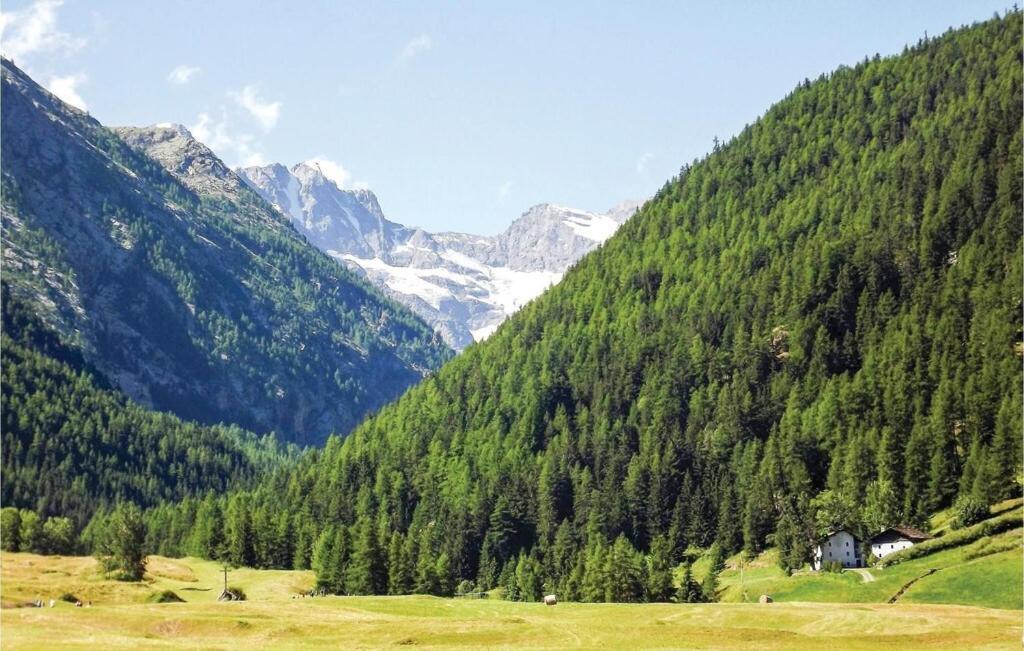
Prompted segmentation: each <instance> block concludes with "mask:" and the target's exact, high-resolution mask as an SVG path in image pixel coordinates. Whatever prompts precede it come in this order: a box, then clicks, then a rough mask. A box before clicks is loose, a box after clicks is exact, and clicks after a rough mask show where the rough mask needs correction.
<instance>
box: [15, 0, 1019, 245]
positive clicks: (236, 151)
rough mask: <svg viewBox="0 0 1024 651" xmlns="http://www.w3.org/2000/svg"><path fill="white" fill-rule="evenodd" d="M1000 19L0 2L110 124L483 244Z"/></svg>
mask: <svg viewBox="0 0 1024 651" xmlns="http://www.w3.org/2000/svg"><path fill="white" fill-rule="evenodd" d="M1008 6H1009V4H1008V3H1004V2H984V1H975V2H967V1H963V0H960V1H943V0H928V1H922V2H867V1H864V0H860V1H857V2H792V3H781V2H779V3H768V2H763V3H754V2H737V3H724V2H722V3H711V2H700V3H697V2H693V3H684V2H679V1H677V2H589V1H588V2H567V1H557V0H556V1H551V0H546V1H541V2H535V3H534V2H497V1H493V2H491V1H480V2H465V3H443V4H442V3H437V2H427V1H415V2H380V3H377V2H362V3H350V2H337V1H324V2H313V1H302V0H291V1H287V2H285V1H282V2H257V1H255V0H248V1H232V2H229V1H226V0H205V1H197V2H184V1H175V2H163V3H161V2H157V1H155V0H152V1H149V0H147V1H139V0H136V1H130V2H129V1H121V2H114V1H102V0H91V1H84V0H67V2H64V3H63V4H62V3H61V2H58V1H54V0H41V1H38V2H25V1H17V0H6V1H4V2H3V19H2V23H3V26H4V28H3V34H2V49H3V51H4V52H5V54H7V55H8V56H12V57H13V58H14V60H15V62H16V63H18V64H19V65H21V66H22V67H23V68H25V69H26V70H27V71H28V72H29V74H31V75H33V76H34V77H35V78H36V80H37V81H39V82H41V83H43V84H44V85H46V86H48V87H49V88H50V89H51V90H53V91H54V92H56V93H57V94H58V95H61V96H62V97H64V98H66V99H69V100H71V101H73V102H75V103H79V104H84V105H86V106H87V108H88V110H89V111H90V112H91V113H92V114H93V115H94V116H95V117H97V118H98V119H99V120H100V121H102V122H103V123H105V124H108V125H145V124H153V123H158V122H180V123H182V124H185V125H186V126H188V127H190V128H191V129H192V130H193V133H195V134H196V135H197V136H199V137H200V139H202V140H203V141H204V142H206V143H207V144H208V145H210V146H211V147H213V149H214V150H215V151H216V152H217V153H218V154H220V155H221V157H223V158H224V159H225V160H226V161H227V162H228V163H230V164H231V165H239V164H243V163H249V164H252V163H263V162H282V163H286V164H289V165H291V164H293V163H296V162H299V161H301V160H306V159H309V158H313V157H321V158H324V159H328V160H330V161H333V162H334V163H336V170H337V171H336V175H337V176H338V177H339V178H341V179H343V180H345V181H346V182H347V183H348V184H349V185H350V186H351V185H353V184H366V185H368V186H369V187H371V188H372V189H373V190H374V191H375V192H376V193H377V195H378V197H379V198H380V202H381V205H382V207H383V208H384V211H385V212H386V213H387V215H388V216H389V218H391V219H392V220H394V221H398V222H401V223H404V224H408V225H418V226H423V227H425V228H428V229H430V230H460V231H467V232H473V233H480V234H492V233H496V232H498V231H501V230H503V229H504V228H505V226H507V225H508V223H509V222H510V221H511V220H512V219H514V218H515V217H517V216H518V215H519V214H520V213H522V212H523V211H525V210H526V209H527V208H528V207H529V206H531V205H533V204H536V203H541V202H553V203H559V204H563V205H568V206H573V207H579V208H585V209H589V210H597V211H601V210H604V209H606V208H609V207H611V206H612V205H614V204H616V203H618V202H619V201H621V200H623V199H627V198H643V197H646V196H649V195H651V194H652V193H653V192H654V191H656V190H657V189H658V187H660V186H661V185H662V184H663V183H664V181H665V180H666V179H667V178H668V177H670V176H672V175H673V174H674V173H675V172H676V171H677V170H678V169H679V167H680V166H681V165H682V164H683V163H685V162H688V161H691V160H692V159H694V158H695V157H698V156H701V155H703V154H704V153H705V152H706V151H707V150H709V149H710V148H711V143H712V138H713V137H715V136H718V137H719V138H721V139H723V140H725V139H728V138H729V137H730V136H732V135H735V134H736V133H737V132H738V131H739V130H740V129H742V128H743V126H744V125H745V124H746V123H749V122H751V121H753V120H754V119H755V118H756V117H757V116H758V115H760V114H762V113H764V111H765V110H766V109H767V108H768V107H769V106H770V105H771V104H772V103H773V102H775V101H777V100H778V99H780V98H782V97H783V96H785V95H786V94H787V93H788V92H789V91H790V90H792V88H793V87H794V86H795V85H796V84H797V83H798V82H799V81H801V80H803V79H804V78H805V77H809V78H811V79H814V78H815V77H817V76H818V75H819V74H821V73H823V72H828V71H830V70H832V69H833V68H835V67H836V66H838V65H840V64H854V63H856V62H857V61H859V60H861V59H863V58H864V56H865V55H873V54H874V53H876V52H878V53H881V54H883V55H885V54H892V53H898V52H899V51H900V50H902V48H903V46H904V45H905V44H908V43H914V42H916V41H917V40H918V39H919V38H920V37H921V36H923V35H924V34H925V32H927V33H928V34H930V35H937V34H939V33H941V32H943V31H945V30H946V28H948V27H950V26H951V25H954V26H959V25H961V24H964V23H969V22H972V21H974V20H982V19H986V18H988V17H990V16H991V15H992V14H993V12H994V11H996V10H998V11H1003V10H1004V9H1005V8H1007V7H1008Z"/></svg>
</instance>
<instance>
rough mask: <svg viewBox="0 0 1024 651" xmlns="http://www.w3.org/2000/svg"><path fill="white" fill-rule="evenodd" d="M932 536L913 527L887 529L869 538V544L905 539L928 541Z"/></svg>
mask: <svg viewBox="0 0 1024 651" xmlns="http://www.w3.org/2000/svg"><path fill="white" fill-rule="evenodd" d="M931 537H932V536H931V535H929V534H927V533H925V532H923V531H921V530H920V529H914V528H913V527H889V528H888V529H885V530H883V531H882V532H880V533H878V534H877V535H875V536H874V537H872V538H871V542H875V541H878V540H895V539H897V538H906V539H907V540H913V541H919V540H928V539H930V538H931Z"/></svg>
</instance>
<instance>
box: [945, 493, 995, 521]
mask: <svg viewBox="0 0 1024 651" xmlns="http://www.w3.org/2000/svg"><path fill="white" fill-rule="evenodd" d="M988 515H989V513H988V507H987V506H985V505H984V504H982V503H981V502H980V501H978V500H977V498H974V497H972V496H970V495H963V496H961V497H959V498H957V500H956V503H955V504H954V505H953V523H952V524H953V528H954V529H962V528H964V527H969V526H971V525H972V524H977V523H979V522H981V521H982V520H984V519H985V518H987V517H988Z"/></svg>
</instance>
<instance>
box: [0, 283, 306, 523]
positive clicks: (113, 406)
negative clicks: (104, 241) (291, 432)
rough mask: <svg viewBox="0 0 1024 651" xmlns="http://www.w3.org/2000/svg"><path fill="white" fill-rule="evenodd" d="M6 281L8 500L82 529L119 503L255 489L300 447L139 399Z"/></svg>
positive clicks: (0, 498)
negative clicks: (110, 379) (182, 416)
mask: <svg viewBox="0 0 1024 651" xmlns="http://www.w3.org/2000/svg"><path fill="white" fill-rule="evenodd" d="M2 287H3V301H2V302H3V332H2V335H0V361H2V366H3V382H2V386H0V400H2V403H0V413H2V416H0V428H2V432H3V433H2V437H3V439H2V440H3V444H2V453H3V467H2V473H3V482H2V484H0V486H2V490H0V502H2V503H3V505H4V506H5V507H8V506H13V507H19V508H27V509H31V510H34V511H35V512H37V513H39V514H40V515H42V516H44V517H45V516H50V515H62V516H67V517H70V518H71V519H72V520H73V522H75V523H76V524H77V526H78V527H81V526H83V525H84V524H85V523H86V522H87V521H88V520H89V518H90V517H91V516H92V515H93V513H94V512H95V511H96V509H97V508H99V507H102V506H104V505H112V504H113V503H115V502H118V501H132V502H135V503H137V504H140V505H143V506H150V505H155V504H158V503H160V502H165V501H168V500H181V499H183V498H185V497H188V496H190V495H202V494H204V493H206V492H207V491H214V492H220V493H222V492H225V491H228V490H238V489H239V488H242V487H248V486H251V485H253V484H254V483H255V480H256V479H257V478H262V477H264V476H266V475H267V474H269V473H270V472H272V471H274V470H275V469H277V468H279V467H281V466H282V465H284V464H285V463H288V462H289V461H290V457H294V456H296V455H297V454H298V452H297V450H295V449H291V450H286V449H285V448H284V447H283V446H279V445H278V444H277V442H276V441H274V440H273V439H269V438H265V439H257V438H256V437H255V436H254V435H252V434H250V433H248V432H245V431H243V430H241V429H239V428H238V427H226V426H214V427H205V426H202V425H196V424H195V423H186V422H182V421H181V420H179V419H178V418H176V417H174V416H172V415H170V414H162V413H155V412H151V411H147V410H145V409H143V408H142V407H140V406H138V405H136V404H133V403H131V401H129V400H127V399H125V397H124V396H123V395H122V394H120V392H118V391H116V390H114V389H112V388H111V387H109V386H107V385H106V382H105V380H104V378H102V377H101V376H98V375H97V374H96V372H95V370H94V369H92V368H91V367H89V365H88V364H87V363H85V361H84V359H83V358H82V355H81V353H80V351H77V350H75V349H72V348H68V347H67V346H65V345H63V344H62V343H61V342H60V340H59V338H58V337H57V336H56V335H55V334H54V333H53V332H51V331H49V330H48V329H47V328H46V327H45V326H44V325H43V324H42V323H40V322H39V320H38V319H36V318H35V316H34V315H33V314H32V311H31V310H30V309H28V308H27V307H26V306H25V305H23V304H21V303H20V301H19V300H18V299H17V298H14V297H12V296H11V295H10V293H9V292H8V290H7V285H6V284H4V285H3V286H2Z"/></svg>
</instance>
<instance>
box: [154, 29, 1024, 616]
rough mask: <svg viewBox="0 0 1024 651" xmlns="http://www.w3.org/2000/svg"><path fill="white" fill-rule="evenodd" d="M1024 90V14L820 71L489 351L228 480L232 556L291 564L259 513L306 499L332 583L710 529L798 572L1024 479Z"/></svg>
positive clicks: (639, 582) (580, 586) (610, 583)
mask: <svg viewBox="0 0 1024 651" xmlns="http://www.w3.org/2000/svg"><path fill="white" fill-rule="evenodd" d="M1021 91H1022V87H1021V15H1020V14H1019V13H1018V12H1014V13H1011V14H1009V15H1008V16H1006V17H1004V18H996V19H993V20H990V21H988V22H986V23H983V24H978V25H975V26H972V27H968V28H964V29H960V30H957V31H951V32H949V33H947V34H945V35H944V36H942V37H940V38H936V39H931V40H927V41H924V42H921V43H919V44H918V45H917V46H915V47H913V48H910V49H908V50H907V51H906V52H904V53H903V54H902V55H901V56H896V57H891V58H880V57H875V58H873V59H870V60H867V59H865V61H863V62H862V63H860V64H858V65H856V66H855V67H853V68H848V67H843V68H840V69H838V70H836V71H835V72H833V73H832V74H830V75H827V76H823V77H822V78H820V79H818V80H816V81H814V82H804V83H802V84H800V85H799V86H798V87H797V88H796V89H795V90H794V91H793V92H792V93H791V94H790V95H789V96H787V97H786V98H785V99H783V100H782V101H780V102H779V103H778V104H777V105H775V106H774V107H772V108H771V109H770V110H769V111H768V112H767V113H766V114H765V115H764V116H763V117H762V118H760V119H759V120H757V121H756V122H755V123H754V124H753V125H751V126H749V127H748V128H746V129H744V130H743V132H742V133H740V134H739V135H738V136H737V137H735V138H734V139H733V140H732V141H731V142H729V143H727V144H725V145H724V146H721V147H716V150H715V151H713V152H712V153H711V154H709V155H708V156H707V157H706V158H704V159H702V160H700V161H696V162H694V163H693V164H692V165H687V166H685V167H684V168H683V169H682V171H681V172H680V174H679V176H678V177H677V178H674V179H672V180H671V181H670V182H668V183H667V184H666V185H665V187H664V188H663V189H662V190H661V191H660V192H659V193H658V194H657V196H656V197H655V198H654V199H653V200H651V201H650V202H649V203H648V204H647V205H646V206H645V207H644V209H643V210H642V211H641V212H640V213H638V214H637V216H635V217H634V218H633V219H631V220H630V221H629V222H627V223H626V224H625V225H624V226H623V227H622V228H621V229H620V230H619V232H618V233H617V234H616V235H615V236H614V237H612V238H611V239H610V240H608V241H607V242H606V243H605V244H604V245H603V246H602V247H601V248H599V249H598V250H597V251H596V252H594V253H592V254H590V255H588V256H586V257H585V258H584V259H583V260H582V261H581V262H580V263H579V264H578V265H576V267H575V268H573V269H572V270H570V271H569V272H568V273H567V274H566V276H565V279H564V280H563V281H562V283H560V284H559V285H558V286H556V287H555V288H553V289H552V290H550V291H548V292H546V293H545V294H543V295H542V296H541V297H540V298H539V299H537V300H536V301H534V302H533V303H531V304H530V305H529V306H527V307H526V308H524V309H523V310H522V311H521V312H519V313H518V314H517V315H515V316H514V317H513V318H511V319H509V320H508V321H507V322H506V323H505V324H504V325H502V326H501V327H500V328H499V329H498V331H497V332H496V333H495V335H494V336H493V337H492V338H491V339H489V340H488V341H487V342H485V343H483V344H481V345H476V346H471V347H470V348H469V349H467V351H466V352H465V353H464V354H463V355H461V356H460V357H458V358H456V359H455V360H453V361H452V362H450V363H449V364H447V365H446V366H445V367H444V368H442V369H441V371H440V372H439V373H438V374H437V375H435V376H433V377H431V378H430V379H428V380H426V381H424V382H423V383H421V384H420V385H419V386H417V387H415V388H414V389H412V390H410V391H409V392H408V393H406V394H405V395H404V396H403V397H402V398H401V399H400V400H398V401H397V402H396V403H394V404H392V405H390V406H388V407H386V408H385V409H383V410H382V411H381V412H380V413H379V414H378V415H377V416H375V417H374V418H372V419H370V420H369V421H368V422H366V423H364V424H363V425H362V426H360V427H359V428H358V429H357V430H356V431H355V432H354V433H353V434H352V435H351V436H350V437H349V438H348V439H346V440H344V441H342V440H340V439H332V440H330V441H329V442H328V444H327V446H326V448H325V449H324V451H323V452H322V453H320V454H319V457H318V459H316V460H310V461H309V462H308V463H307V464H304V465H303V466H302V467H301V468H300V469H299V470H298V471H296V472H295V473H293V474H292V476H291V478H290V479H289V480H288V481H287V482H281V483H273V482H271V483H268V484H267V485H264V486H262V487H261V488H260V489H258V490H256V491H255V492H254V493H251V494H243V495H235V496H233V497H231V498H230V499H229V500H228V501H227V510H228V513H229V515H228V520H227V522H228V524H227V526H226V527H225V529H224V532H223V533H224V535H225V537H226V538H227V540H228V541H229V549H230V552H229V558H230V559H231V560H234V561H236V562H256V563H266V562H268V561H267V560H266V559H268V558H270V557H269V556H263V555H261V553H260V552H259V550H260V549H261V548H263V547H264V546H265V539H264V538H263V536H265V535H270V534H269V533H265V532H264V531H263V530H262V529H261V528H259V527H256V528H252V527H251V526H249V525H246V523H247V522H252V521H253V519H254V518H256V517H257V516H258V517H259V518H260V520H262V521H272V518H274V517H276V515H277V514H279V513H286V512H287V513H292V514H293V518H294V522H295V523H296V524H297V526H299V527H301V526H307V525H308V526H312V527H315V528H316V529H317V530H318V531H319V534H318V537H317V541H316V543H315V545H313V546H312V548H304V547H303V544H308V542H309V537H308V536H305V537H304V539H303V540H304V542H299V541H297V540H285V541H283V542H281V539H280V538H278V539H275V540H276V541H277V542H275V544H281V545H288V544H293V545H295V547H296V549H295V554H294V558H295V559H296V561H297V564H299V565H301V564H303V563H305V562H306V561H307V560H311V562H312V563H313V567H314V568H315V569H316V570H317V573H318V577H319V580H320V582H321V584H322V585H324V586H326V587H327V588H329V589H332V590H337V591H344V592H356V593H358V592H384V591H390V592H404V591H409V590H419V591H428V592H436V593H444V592H449V591H451V590H452V589H453V587H454V585H455V583H456V582H457V581H459V580H460V579H468V580H475V581H477V583H478V586H479V587H480V588H483V589H487V588H489V587H491V586H493V585H495V584H496V583H498V582H502V583H505V584H506V586H508V587H509V589H510V592H509V594H511V595H513V596H515V595H517V594H518V595H523V596H526V597H530V598H535V597H537V596H538V595H539V594H540V591H541V589H557V590H558V592H559V595H560V598H561V597H563V596H564V597H565V598H568V599H586V600H603V599H608V600H624V601H630V600H638V599H660V598H664V596H665V591H666V590H667V589H670V588H671V582H669V584H668V588H666V586H665V575H666V567H668V566H669V565H670V564H671V563H673V562H674V561H676V560H678V559H679V558H680V555H681V554H682V552H683V550H685V549H686V548H687V547H688V546H690V545H697V546H707V545H710V544H712V543H714V542H718V543H719V545H720V546H721V548H722V549H723V551H725V552H731V551H734V550H738V549H741V548H746V549H747V550H749V551H751V552H756V551H758V550H760V549H762V548H763V547H765V545H766V544H767V543H768V542H769V540H771V541H773V542H774V544H776V545H777V546H778V547H779V548H780V551H781V554H782V560H783V563H785V564H787V565H789V566H796V565H799V564H801V563H802V562H803V561H804V560H806V559H807V555H808V553H809V548H810V543H811V541H812V540H814V539H815V537H816V535H817V530H818V528H819V527H827V526H834V525H845V526H852V527H855V528H860V529H867V528H869V527H872V528H873V527H876V526H879V525H882V524H894V523H909V524H912V523H917V522H921V521H922V520H923V519H924V518H925V517H926V515H927V514H928V513H930V512H932V511H934V510H935V509H938V508H940V507H943V506H945V505H947V504H949V503H950V502H951V501H952V500H954V499H955V498H956V497H957V496H958V495H972V496H975V497H977V498H978V499H980V500H984V501H994V500H995V499H999V498H1001V497H1003V496H1006V495H1007V494H1009V493H1012V492H1016V491H1019V488H1020V487H1019V485H1018V484H1017V483H1016V479H1017V477H1018V476H1019V475H1018V473H1019V472H1020V432H1021V401H1022V396H1021V381H1022V375H1021V357H1020V352H1021V332H1020V314H1021V277H1022V263H1021V196H1022V195H1021V173H1022V159H1021V117H1022V113H1021V101H1020V98H1021ZM162 517H163V516H162ZM153 524H154V526H161V525H160V522H159V521H157V520H154V521H153ZM241 533H245V535H244V536H243V535H241ZM211 551H212V550H211ZM640 554H646V555H647V558H646V562H645V559H643V558H642V557H641V556H640Z"/></svg>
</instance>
